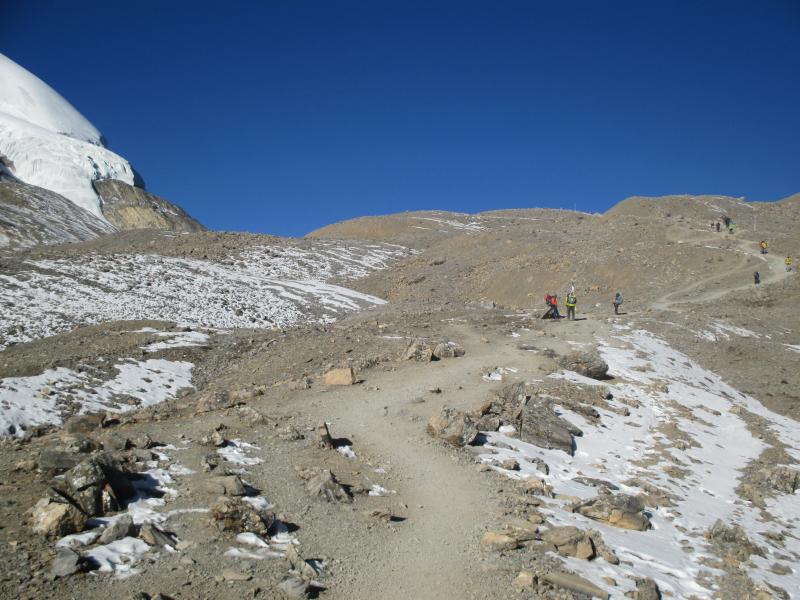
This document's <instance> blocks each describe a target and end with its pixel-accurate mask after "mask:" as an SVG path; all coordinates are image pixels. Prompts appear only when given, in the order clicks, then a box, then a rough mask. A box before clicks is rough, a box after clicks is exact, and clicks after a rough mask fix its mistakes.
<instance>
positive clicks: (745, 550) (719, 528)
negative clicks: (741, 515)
mask: <svg viewBox="0 0 800 600" xmlns="http://www.w3.org/2000/svg"><path fill="white" fill-rule="evenodd" d="M705 537H706V539H707V540H708V541H709V542H711V544H712V546H713V547H714V550H715V552H716V554H718V555H719V556H722V557H724V558H726V559H727V560H729V561H731V562H733V563H740V562H744V561H746V560H747V559H748V558H750V556H751V555H753V554H755V555H756V556H764V550H762V549H761V548H760V547H759V546H758V545H757V544H755V543H753V542H752V541H751V540H750V538H749V537H747V532H746V531H745V530H744V529H742V528H741V527H740V526H739V525H731V526H728V525H726V524H725V523H724V522H723V521H722V519H717V520H716V522H715V523H714V525H713V526H712V527H711V529H709V530H708V531H707V532H706V534H705Z"/></svg>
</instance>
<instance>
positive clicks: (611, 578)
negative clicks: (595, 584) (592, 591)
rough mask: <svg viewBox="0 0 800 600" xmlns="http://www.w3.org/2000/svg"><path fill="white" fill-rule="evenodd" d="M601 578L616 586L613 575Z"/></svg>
mask: <svg viewBox="0 0 800 600" xmlns="http://www.w3.org/2000/svg"><path fill="white" fill-rule="evenodd" d="M602 579H603V581H605V582H606V583H607V584H608V585H610V586H616V585H617V580H616V579H614V578H613V577H603V578H602Z"/></svg>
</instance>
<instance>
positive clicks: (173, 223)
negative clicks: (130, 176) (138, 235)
mask: <svg viewBox="0 0 800 600" xmlns="http://www.w3.org/2000/svg"><path fill="white" fill-rule="evenodd" d="M93 185H94V189H95V191H96V192H97V194H98V195H99V196H100V199H101V204H100V208H101V210H102V211H103V216H104V217H105V218H106V219H107V220H108V222H109V223H111V224H112V225H113V226H114V227H116V228H117V229H119V230H120V231H123V230H127V229H163V230H166V231H180V232H188V233H193V232H196V231H205V227H203V226H202V225H201V224H200V223H199V222H198V221H196V220H195V219H193V218H192V217H191V216H189V214H188V213H186V212H185V211H184V210H183V209H182V208H180V207H179V206H176V205H175V204H172V203H171V202H168V201H167V200H164V199H163V198H159V197H158V196H155V195H153V194H151V193H150V192H146V191H145V190H143V189H142V188H139V187H134V186H132V185H128V184H127V183H123V182H122V181H117V180H115V179H102V180H99V181H95V182H94V184H93Z"/></svg>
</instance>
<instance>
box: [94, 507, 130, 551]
mask: <svg viewBox="0 0 800 600" xmlns="http://www.w3.org/2000/svg"><path fill="white" fill-rule="evenodd" d="M132 532H133V518H132V517H131V516H130V515H128V514H123V515H120V516H118V517H117V518H116V519H114V520H113V521H111V522H110V523H109V524H108V525H107V526H106V528H105V529H104V530H103V533H101V534H100V538H99V539H98V543H100V544H110V543H111V542H115V541H117V540H121V539H122V538H124V537H127V536H129V535H131V533H132Z"/></svg>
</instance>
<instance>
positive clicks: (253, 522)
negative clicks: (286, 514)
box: [211, 496, 275, 535]
mask: <svg viewBox="0 0 800 600" xmlns="http://www.w3.org/2000/svg"><path fill="white" fill-rule="evenodd" d="M211 518H212V519H213V520H214V522H215V523H216V525H217V527H218V528H219V529H220V530H221V531H231V532H234V533H244V532H247V531H252V532H253V533H256V534H258V535H267V534H268V533H269V528H270V527H271V526H272V524H273V523H274V522H275V515H274V514H273V513H272V512H269V511H259V510H257V509H256V508H255V507H253V505H252V504H249V503H247V502H245V501H243V500H242V499H241V498H238V497H231V496H220V497H219V498H217V500H216V502H214V504H213V505H212V506H211Z"/></svg>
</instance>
